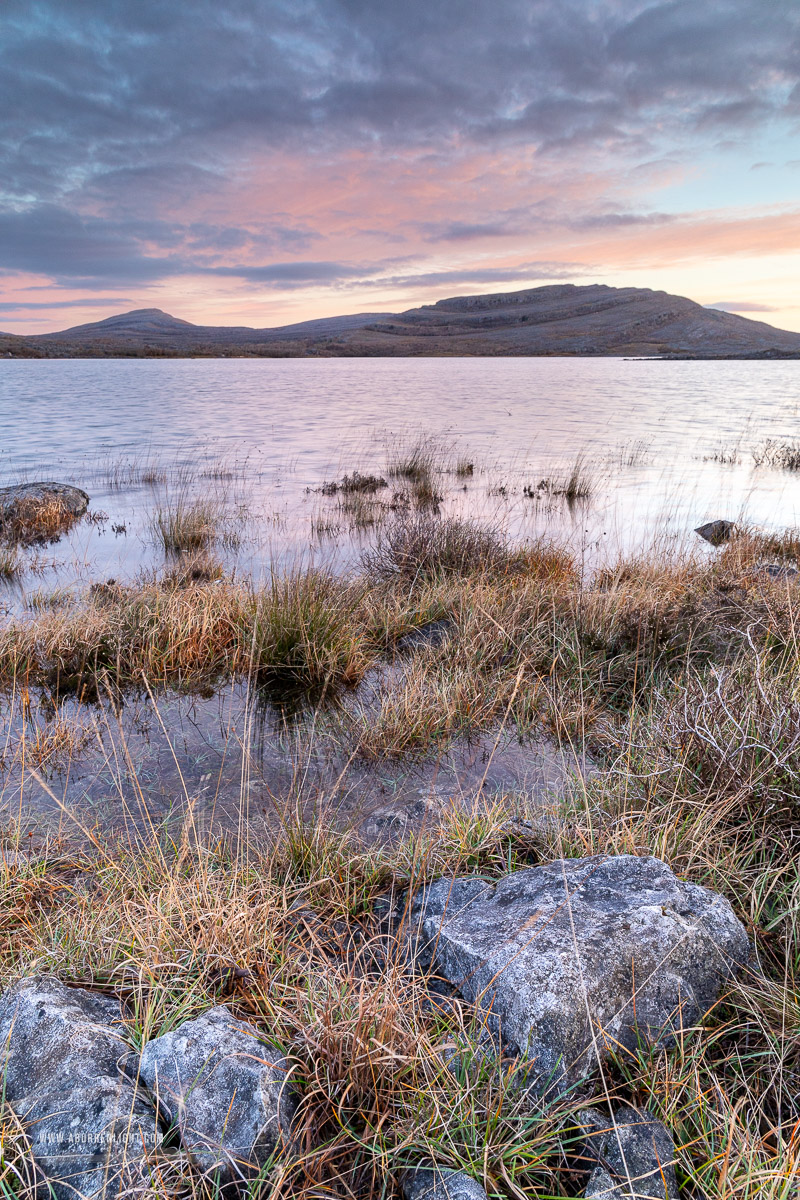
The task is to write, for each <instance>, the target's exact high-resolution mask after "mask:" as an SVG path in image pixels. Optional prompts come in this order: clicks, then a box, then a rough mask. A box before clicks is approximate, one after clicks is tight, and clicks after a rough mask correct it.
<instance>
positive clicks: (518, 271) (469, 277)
mask: <svg viewBox="0 0 800 1200" xmlns="http://www.w3.org/2000/svg"><path fill="white" fill-rule="evenodd" d="M590 269H591V268H589V267H587V266H585V265H583V264H581V263H557V262H525V263H519V264H517V265H516V266H513V267H474V268H465V269H463V270H452V271H420V272H419V273H417V274H408V275H383V276H381V277H380V278H378V279H362V280H360V281H359V283H360V286H362V287H373V288H385V287H387V286H390V287H438V286H439V285H440V284H441V285H444V286H448V287H449V286H450V285H454V286H455V285H459V284H463V283H470V284H476V285H479V284H486V283H519V284H520V285H521V286H522V285H524V284H525V283H530V282H531V281H534V282H536V281H538V280H541V279H577V278H580V277H581V276H584V275H585V274H586V273H587V271H589V270H590Z"/></svg>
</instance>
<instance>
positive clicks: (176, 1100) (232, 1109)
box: [140, 1005, 294, 1191]
mask: <svg viewBox="0 0 800 1200" xmlns="http://www.w3.org/2000/svg"><path fill="white" fill-rule="evenodd" d="M140 1070H141V1076H142V1079H143V1080H144V1081H145V1082H146V1083H147V1085H148V1087H149V1088H150V1090H151V1092H152V1093H153V1095H154V1096H156V1097H157V1099H158V1102H159V1104H160V1105H161V1107H162V1108H163V1109H164V1110H165V1111H166V1112H167V1113H168V1115H169V1117H170V1119H172V1120H173V1121H175V1122H176V1124H177V1127H178V1131H179V1133H180V1137H181V1141H182V1144H183V1147H184V1149H185V1150H186V1152H187V1153H188V1155H189V1157H190V1158H191V1159H192V1160H193V1161H194V1162H195V1164H196V1165H197V1166H198V1167H199V1168H200V1170H201V1171H203V1172H204V1173H207V1174H208V1175H210V1176H213V1177H214V1180H215V1182H216V1183H217V1184H218V1185H220V1186H222V1187H223V1188H225V1189H226V1190H227V1191H235V1190H237V1188H238V1186H239V1184H240V1183H241V1182H243V1181H246V1180H247V1179H251V1178H252V1177H253V1176H254V1175H256V1174H257V1173H258V1171H259V1169H260V1168H261V1167H263V1165H264V1164H265V1163H266V1162H267V1160H268V1159H269V1158H270V1155H271V1154H272V1153H273V1151H274V1150H275V1149H276V1147H277V1146H278V1145H279V1144H280V1142H281V1141H282V1140H283V1139H285V1138H287V1137H288V1136H289V1134H290V1129H291V1119H292V1116H293V1112H294V1104H293V1100H292V1096H291V1091H290V1086H289V1069H288V1064H287V1063H286V1060H285V1059H284V1058H283V1057H282V1056H281V1055H280V1054H279V1053H278V1052H277V1051H276V1050H275V1049H274V1048H273V1047H271V1046H268V1045H266V1044H265V1043H264V1042H263V1041H262V1040H261V1037H260V1035H259V1033H258V1031H257V1030H256V1029H254V1028H253V1027H252V1026H251V1025H248V1024H246V1023H244V1022H241V1021H237V1020H236V1019H235V1018H234V1017H233V1016H232V1014H231V1013H230V1011H229V1010H228V1009H227V1008H225V1006H224V1005H220V1006H218V1007H217V1008H212V1009H210V1010H209V1011H208V1012H205V1013H203V1014H202V1016H199V1017H197V1018H196V1019H195V1020H193V1021H185V1022H184V1024H183V1025H181V1026H180V1027H179V1028H178V1029H175V1030H173V1031H172V1032H171V1033H165V1034H163V1035H162V1036H161V1037H158V1038H154V1039H153V1041H151V1042H148V1043H147V1045H146V1046H145V1048H144V1050H143V1052H142V1058H141V1066H140Z"/></svg>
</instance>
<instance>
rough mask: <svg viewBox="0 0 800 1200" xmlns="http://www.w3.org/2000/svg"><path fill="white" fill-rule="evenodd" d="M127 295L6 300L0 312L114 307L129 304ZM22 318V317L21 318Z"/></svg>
mask: <svg viewBox="0 0 800 1200" xmlns="http://www.w3.org/2000/svg"><path fill="white" fill-rule="evenodd" d="M130 303H131V301H130V299H129V298H128V297H127V296H103V297H98V296H84V297H82V298H81V299H80V300H8V301H5V300H4V301H3V302H2V303H0V312H28V311H31V312H34V311H37V312H38V311H39V310H42V309H44V310H47V311H49V310H50V309H51V308H86V307H87V306H91V307H92V308H98V307H99V308H116V307H118V306H119V305H120V304H130ZM21 319H22V318H21Z"/></svg>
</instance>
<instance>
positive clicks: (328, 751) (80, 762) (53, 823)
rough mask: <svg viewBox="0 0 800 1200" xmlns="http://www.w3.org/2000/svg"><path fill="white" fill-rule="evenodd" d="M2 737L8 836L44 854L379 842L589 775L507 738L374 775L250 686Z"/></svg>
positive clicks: (377, 766) (17, 713)
mask: <svg viewBox="0 0 800 1200" xmlns="http://www.w3.org/2000/svg"><path fill="white" fill-rule="evenodd" d="M4 732H5V745H6V755H5V757H4V760H3V764H2V770H0V813H2V815H0V824H2V823H3V820H4V819H5V821H6V822H13V823H14V824H19V827H20V828H21V829H22V832H23V838H24V837H25V836H27V835H28V834H29V833H31V834H33V836H34V838H35V839H36V840H37V841H40V840H41V839H42V838H43V837H44V836H47V835H61V836H62V837H65V838H67V839H68V840H70V841H72V840H75V839H77V840H78V841H80V840H81V839H83V838H86V837H88V836H89V835H90V834H91V833H94V832H95V831H102V833H103V834H108V833H114V832H120V833H121V832H128V833H131V832H134V831H140V832H142V831H145V830H147V829H151V828H154V827H159V828H163V829H164V830H165V831H170V830H171V831H172V832H173V834H177V832H178V831H179V830H180V829H181V828H182V826H183V825H184V824H185V823H186V821H187V819H188V820H189V822H190V823H191V824H192V825H193V826H194V828H195V829H196V830H197V831H198V832H202V833H203V834H204V835H208V834H212V833H223V832H226V833H231V834H234V835H236V836H238V837H244V836H246V835H248V834H249V835H253V836H260V835H262V834H268V833H269V831H270V830H273V831H274V830H275V829H276V827H277V826H278V825H280V824H281V823H284V822H287V821H292V820H293V819H296V818H297V817H299V816H302V817H303V818H304V819H308V818H310V817H311V816H312V815H314V814H325V815H326V816H327V817H329V818H330V819H332V820H333V821H335V822H336V823H337V824H339V825H341V826H342V827H348V828H349V827H356V828H358V829H359V830H360V832H361V833H362V834H363V836H364V837H365V838H367V839H368V840H370V841H374V840H378V841H380V840H382V839H384V838H391V837H393V836H396V835H399V834H405V833H408V832H410V831H411V830H414V829H420V828H422V827H423V826H425V825H426V824H430V823H432V822H435V821H436V818H437V816H438V815H440V814H441V813H442V811H443V810H444V809H445V808H446V807H447V806H449V805H455V806H457V807H459V808H462V809H464V810H474V809H475V807H476V806H478V807H479V806H480V805H482V804H486V803H488V802H491V800H492V799H494V798H497V797H499V796H505V797H507V798H508V800H509V802H510V803H513V804H516V805H518V806H519V807H520V808H523V809H530V808H532V807H533V808H536V807H547V808H549V807H552V806H553V805H557V804H558V803H559V800H560V799H561V798H563V796H564V795H565V792H566V791H567V790H568V789H570V788H571V787H573V786H574V785H575V781H576V779H578V778H579V777H580V775H581V774H582V773H583V772H585V771H586V770H587V769H591V767H590V765H589V764H587V763H586V762H585V760H584V759H583V758H582V756H581V755H580V754H579V753H577V752H574V751H573V750H571V749H570V748H569V747H559V746H557V745H556V744H555V743H554V742H552V741H550V740H548V739H546V738H544V737H543V736H540V737H525V738H520V737H519V736H517V735H516V734H515V733H514V732H513V731H508V730H503V729H500V728H498V729H496V730H494V731H492V732H490V733H486V734H481V735H480V736H478V737H475V738H474V739H471V740H469V739H463V738H462V739H456V740H455V741H453V742H452V743H450V744H449V745H448V746H447V747H443V748H442V749H440V750H438V751H433V752H431V753H429V754H426V755H425V756H423V757H421V758H416V759H412V758H408V757H404V758H402V759H396V758H386V759H384V760H382V761H378V762H365V761H364V760H363V759H362V758H360V757H359V755H358V754H357V753H354V751H353V748H352V747H350V746H348V744H347V742H346V741H345V742H343V741H342V739H341V737H340V736H339V731H338V728H337V726H336V722H335V720H333V721H332V719H331V717H330V716H329V715H328V714H326V713H324V712H322V711H316V712H311V713H307V714H305V715H304V716H302V717H301V718H289V719H287V718H286V717H284V716H282V715H281V714H280V713H279V712H277V711H276V710H275V709H273V708H270V707H269V706H265V705H264V703H263V701H262V698H261V697H260V696H258V695H257V694H254V693H252V692H250V691H248V689H247V687H246V686H245V685H243V684H232V685H231V686H230V687H228V688H227V689H225V690H224V691H222V692H220V693H218V694H215V695H214V696H211V697H208V698H200V697H196V696H193V697H189V696H181V695H176V694H174V693H162V694H160V695H154V696H150V695H148V694H147V693H144V694H141V695H139V696H136V697H129V698H127V699H126V701H125V703H124V704H123V705H122V707H117V706H114V705H112V704H111V702H110V701H107V702H105V703H99V704H96V705H91V706H86V705H79V704H77V703H76V702H74V701H67V702H64V703H62V704H61V705H60V706H59V708H58V711H57V712H52V711H48V708H47V705H46V704H40V703H39V702H38V701H33V702H31V703H30V706H25V705H20V704H16V705H14V708H13V716H11V717H9V713H8V710H7V711H6V723H5V731H4ZM48 739H49V742H48ZM48 747H49V753H48Z"/></svg>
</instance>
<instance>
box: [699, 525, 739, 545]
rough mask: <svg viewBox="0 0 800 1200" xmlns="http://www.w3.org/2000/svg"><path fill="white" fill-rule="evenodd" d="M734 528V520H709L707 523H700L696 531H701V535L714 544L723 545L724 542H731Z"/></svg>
mask: <svg viewBox="0 0 800 1200" xmlns="http://www.w3.org/2000/svg"><path fill="white" fill-rule="evenodd" d="M733 530H734V523H733V521H724V520H722V519H720V520H718V521H707V522H706V523H705V525H698V526H697V528H696V529H695V533H699V534H700V537H701V538H703V539H704V540H705V541H706V542H710V543H711V545H712V546H721V545H722V544H723V542H729V541H730V539H731V535H732V533H733Z"/></svg>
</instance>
